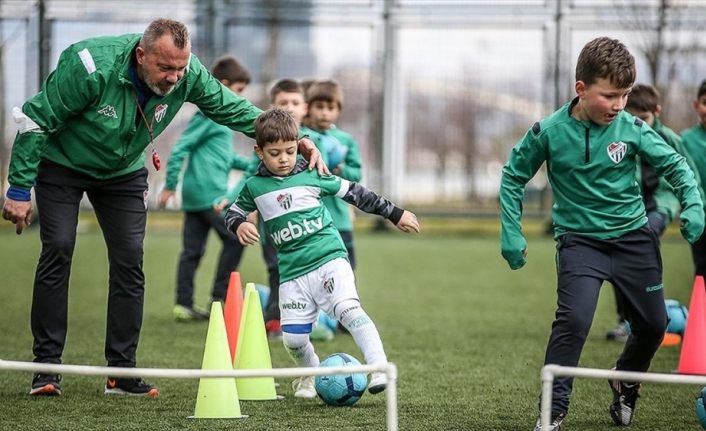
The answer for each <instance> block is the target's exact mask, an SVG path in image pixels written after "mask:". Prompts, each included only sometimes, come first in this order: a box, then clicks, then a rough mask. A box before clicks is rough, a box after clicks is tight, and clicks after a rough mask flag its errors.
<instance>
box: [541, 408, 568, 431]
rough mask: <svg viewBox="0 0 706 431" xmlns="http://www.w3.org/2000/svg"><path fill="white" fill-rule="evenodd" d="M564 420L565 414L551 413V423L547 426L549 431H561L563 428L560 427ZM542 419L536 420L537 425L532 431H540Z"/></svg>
mask: <svg viewBox="0 0 706 431" xmlns="http://www.w3.org/2000/svg"><path fill="white" fill-rule="evenodd" d="M564 419H566V413H563V412H560V413H554V412H552V422H551V423H550V424H549V431H561V430H562V429H563V426H562V425H561V424H562V422H564ZM541 422H542V419H541V418H539V419H537V423H536V424H535V425H534V431H542V425H541Z"/></svg>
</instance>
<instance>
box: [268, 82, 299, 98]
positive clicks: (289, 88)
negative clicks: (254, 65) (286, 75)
mask: <svg viewBox="0 0 706 431" xmlns="http://www.w3.org/2000/svg"><path fill="white" fill-rule="evenodd" d="M279 93H299V94H301V95H302V97H303V96H304V89H303V88H302V86H301V84H300V83H299V82H298V81H297V80H294V79H280V80H279V81H277V82H275V85H273V86H272V88H271V89H270V102H272V103H274V102H275V97H277V95H278V94H279Z"/></svg>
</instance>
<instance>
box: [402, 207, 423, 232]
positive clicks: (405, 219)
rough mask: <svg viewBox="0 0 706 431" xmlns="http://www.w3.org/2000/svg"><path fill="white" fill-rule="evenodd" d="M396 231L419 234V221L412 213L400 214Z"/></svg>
mask: <svg viewBox="0 0 706 431" xmlns="http://www.w3.org/2000/svg"><path fill="white" fill-rule="evenodd" d="M397 229H399V230H401V231H402V232H407V233H412V232H417V233H419V220H417V216H416V215H415V214H414V213H413V212H411V211H407V210H405V211H404V212H403V213H402V217H400V221H399V222H397Z"/></svg>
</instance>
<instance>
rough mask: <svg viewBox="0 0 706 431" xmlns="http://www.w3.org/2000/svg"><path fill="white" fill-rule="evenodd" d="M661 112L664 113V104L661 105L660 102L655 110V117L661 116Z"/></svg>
mask: <svg viewBox="0 0 706 431" xmlns="http://www.w3.org/2000/svg"><path fill="white" fill-rule="evenodd" d="M661 113H662V105H659V104H658V105H657V106H656V107H655V112H654V114H655V117H659V115H660V114H661Z"/></svg>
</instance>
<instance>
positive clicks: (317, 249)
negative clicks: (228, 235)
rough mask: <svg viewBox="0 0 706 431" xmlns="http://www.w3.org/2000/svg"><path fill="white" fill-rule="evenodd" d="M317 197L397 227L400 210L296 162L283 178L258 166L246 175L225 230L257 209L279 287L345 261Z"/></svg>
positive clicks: (354, 185)
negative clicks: (275, 262)
mask: <svg viewBox="0 0 706 431" xmlns="http://www.w3.org/2000/svg"><path fill="white" fill-rule="evenodd" d="M322 196H337V197H339V198H342V199H344V200H345V201H346V202H349V203H351V204H353V205H355V206H356V207H358V208H359V209H361V210H363V211H365V212H368V213H373V214H378V215H381V216H383V217H385V218H388V219H390V220H391V221H392V222H393V223H395V224H396V223H397V222H399V220H400V217H401V216H402V212H403V210H401V209H400V208H397V207H395V205H394V204H392V202H390V201H389V200H387V199H385V198H383V197H381V196H379V195H377V194H376V193H374V192H372V191H370V190H368V189H366V188H365V187H363V186H361V185H359V184H357V183H351V182H349V181H347V180H344V179H342V178H340V177H337V176H335V175H329V176H319V174H318V173H317V172H316V170H312V171H309V170H308V169H307V162H306V161H305V160H300V161H299V162H298V163H297V166H296V167H295V169H294V170H293V171H292V173H291V174H290V175H288V176H286V177H276V176H272V175H271V174H270V173H269V172H268V171H267V170H266V169H265V168H264V166H263V165H261V166H260V168H259V169H258V173H257V174H256V175H254V176H252V177H250V178H249V179H248V180H247V182H246V183H245V186H244V187H243V189H242V190H241V192H240V196H238V198H237V199H236V201H235V203H234V204H233V205H231V207H230V208H229V209H228V211H227V212H226V218H225V222H226V226H227V227H228V230H230V231H231V232H235V231H236V230H237V228H238V226H239V225H240V224H241V223H243V222H244V221H245V218H246V217H247V215H248V214H249V213H250V212H252V211H254V210H256V209H257V210H258V211H259V212H260V215H261V217H262V220H264V222H265V227H266V228H267V232H268V233H269V238H268V240H270V241H272V243H273V244H274V245H275V247H276V248H277V259H278V263H279V273H280V283H284V282H285V281H289V280H292V279H294V278H297V277H299V276H301V275H304V274H306V273H308V272H311V271H313V270H314V269H316V268H318V267H320V266H321V265H323V264H324V263H326V262H328V261H330V260H333V259H336V258H339V257H343V258H346V259H347V258H348V253H347V252H346V248H345V246H344V244H343V241H342V240H341V236H340V235H339V233H338V230H336V228H335V227H334V226H333V222H332V220H331V214H330V213H329V212H328V210H327V209H326V207H325V206H324V205H323V203H322V202H321V197H322Z"/></svg>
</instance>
